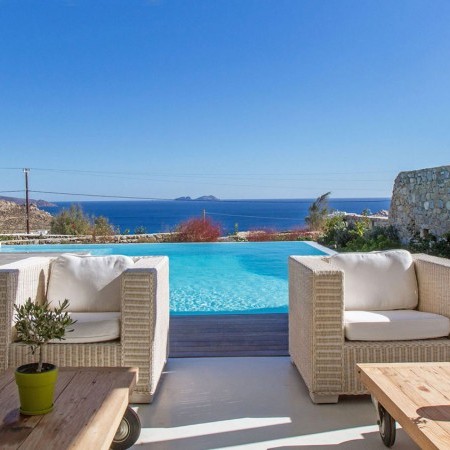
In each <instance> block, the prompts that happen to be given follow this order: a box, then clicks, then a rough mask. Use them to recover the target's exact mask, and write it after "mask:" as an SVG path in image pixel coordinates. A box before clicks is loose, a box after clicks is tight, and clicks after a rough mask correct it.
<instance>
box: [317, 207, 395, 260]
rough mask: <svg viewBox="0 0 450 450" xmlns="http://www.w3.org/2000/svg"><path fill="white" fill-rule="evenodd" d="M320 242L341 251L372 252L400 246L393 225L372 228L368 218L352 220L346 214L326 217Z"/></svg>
mask: <svg viewBox="0 0 450 450" xmlns="http://www.w3.org/2000/svg"><path fill="white" fill-rule="evenodd" d="M319 242H321V243H322V244H324V245H326V246H329V247H333V248H336V249H338V250H339V251H354V252H370V251H374V250H387V249H392V248H398V247H400V241H399V239H398V236H397V233H396V231H395V229H394V228H393V227H392V226H389V227H374V228H372V229H371V228H370V221H369V219H368V218H361V219H358V220H355V221H352V222H348V221H347V220H346V219H345V216H344V214H336V215H333V216H330V217H328V218H327V219H326V221H325V224H324V233H323V235H322V236H321V237H320V239H319Z"/></svg>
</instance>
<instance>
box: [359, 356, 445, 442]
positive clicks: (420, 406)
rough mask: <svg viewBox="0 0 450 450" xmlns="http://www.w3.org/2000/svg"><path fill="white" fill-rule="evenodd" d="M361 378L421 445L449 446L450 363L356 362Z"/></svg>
mask: <svg viewBox="0 0 450 450" xmlns="http://www.w3.org/2000/svg"><path fill="white" fill-rule="evenodd" d="M358 367H359V373H360V377H361V381H362V382H363V384H364V385H365V386H366V387H367V388H368V389H369V391H370V392H371V393H372V394H373V395H374V396H375V398H377V400H378V401H379V402H380V403H381V404H382V405H383V406H384V407H385V408H386V409H387V410H388V412H389V413H390V414H391V415H392V417H394V419H395V420H396V421H397V422H398V423H399V424H400V425H401V426H402V427H403V429H404V430H405V431H406V432H407V433H408V434H409V435H410V437H411V438H412V439H413V440H414V441H415V442H416V443H417V444H418V445H419V446H420V447H422V448H427V449H447V448H450V407H449V395H450V381H449V379H448V373H449V372H448V371H449V369H450V364H449V363H443V364H441V363H425V364H422V363H399V364H359V365H358Z"/></svg>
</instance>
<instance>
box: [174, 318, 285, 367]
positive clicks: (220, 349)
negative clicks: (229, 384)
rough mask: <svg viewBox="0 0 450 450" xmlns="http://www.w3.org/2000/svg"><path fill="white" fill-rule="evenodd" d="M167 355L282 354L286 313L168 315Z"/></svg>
mask: <svg viewBox="0 0 450 450" xmlns="http://www.w3.org/2000/svg"><path fill="white" fill-rule="evenodd" d="M169 355H170V357H172V358H174V357H175V358H176V357H180V358H182V357H201V356H286V355H288V315H287V314H283V313H280V314H223V315H195V316H171V318H170V352H169Z"/></svg>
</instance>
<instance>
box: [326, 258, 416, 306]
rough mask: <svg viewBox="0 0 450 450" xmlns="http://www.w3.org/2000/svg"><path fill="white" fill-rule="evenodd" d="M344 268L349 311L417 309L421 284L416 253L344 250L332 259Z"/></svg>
mask: <svg viewBox="0 0 450 450" xmlns="http://www.w3.org/2000/svg"><path fill="white" fill-rule="evenodd" d="M328 260H329V262H330V264H331V265H332V266H333V267H334V268H336V269H338V270H342V271H343V278H344V307H345V309H346V310H347V311H352V310H353V311H355V310H356V311H387V310H396V309H415V308H416V307H417V304H418V285H417V277H416V272H415V268H414V261H413V258H412V255H411V254H410V253H409V252H407V251H406V250H388V251H384V252H371V253H341V254H336V255H333V256H331V257H329V258H328Z"/></svg>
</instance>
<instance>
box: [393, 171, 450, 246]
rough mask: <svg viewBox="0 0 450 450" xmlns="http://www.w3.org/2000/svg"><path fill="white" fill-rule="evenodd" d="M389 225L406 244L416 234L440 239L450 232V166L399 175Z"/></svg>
mask: <svg viewBox="0 0 450 450" xmlns="http://www.w3.org/2000/svg"><path fill="white" fill-rule="evenodd" d="M389 222H390V223H391V224H392V225H393V226H394V227H395V228H396V229H397V230H398V232H399V236H400V239H401V240H402V242H404V243H406V242H408V241H409V240H410V239H411V238H412V237H414V235H415V234H419V235H421V236H426V235H428V234H433V235H435V236H438V237H440V236H443V235H444V234H445V233H448V232H450V166H441V167H434V168H431V169H422V170H414V171H411V172H400V173H399V174H398V176H397V178H396V179H395V183H394V190H393V193H392V200H391V209H390V212H389Z"/></svg>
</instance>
